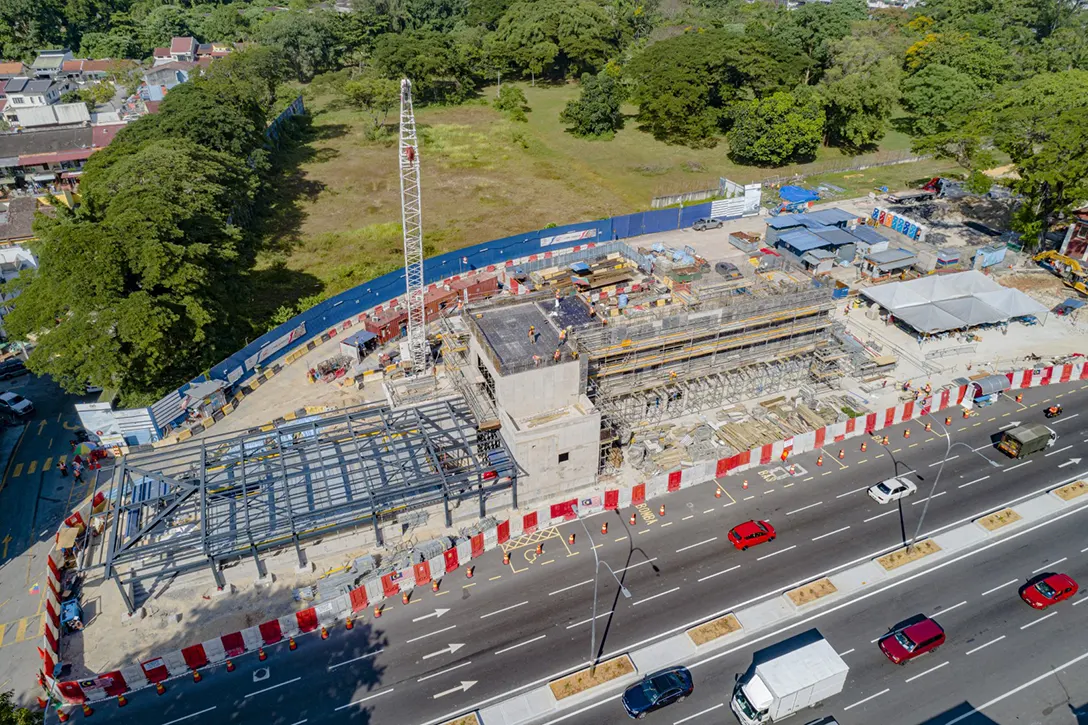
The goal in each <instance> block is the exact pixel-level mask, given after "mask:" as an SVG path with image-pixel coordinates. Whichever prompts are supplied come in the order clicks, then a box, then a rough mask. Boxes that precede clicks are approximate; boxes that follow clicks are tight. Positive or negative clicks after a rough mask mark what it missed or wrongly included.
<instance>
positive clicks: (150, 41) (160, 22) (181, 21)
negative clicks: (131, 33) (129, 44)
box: [140, 5, 194, 53]
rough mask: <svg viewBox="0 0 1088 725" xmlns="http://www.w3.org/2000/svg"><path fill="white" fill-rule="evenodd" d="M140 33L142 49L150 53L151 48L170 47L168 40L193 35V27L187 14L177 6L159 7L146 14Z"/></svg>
mask: <svg viewBox="0 0 1088 725" xmlns="http://www.w3.org/2000/svg"><path fill="white" fill-rule="evenodd" d="M140 33H141V37H142V39H143V43H144V49H145V50H146V51H148V52H149V53H150V50H151V49H152V48H157V47H160V46H164V45H170V39H171V38H175V37H179V36H187V35H193V34H194V31H193V25H192V23H191V18H190V16H189V12H188V11H187V10H186V9H185V8H181V7H178V6H177V5H159V6H158V7H156V8H155V9H153V10H152V11H151V12H149V13H148V14H147V18H146V19H145V20H144V21H143V23H141V24H140Z"/></svg>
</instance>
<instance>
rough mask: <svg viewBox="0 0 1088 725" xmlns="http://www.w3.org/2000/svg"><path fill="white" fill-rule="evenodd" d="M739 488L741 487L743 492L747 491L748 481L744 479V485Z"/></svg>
mask: <svg viewBox="0 0 1088 725" xmlns="http://www.w3.org/2000/svg"><path fill="white" fill-rule="evenodd" d="M740 487H741V488H743V489H744V490H745V491H747V490H748V479H747V478H746V479H744V483H742V484H741V485H740Z"/></svg>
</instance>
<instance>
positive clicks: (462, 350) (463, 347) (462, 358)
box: [440, 315, 502, 450]
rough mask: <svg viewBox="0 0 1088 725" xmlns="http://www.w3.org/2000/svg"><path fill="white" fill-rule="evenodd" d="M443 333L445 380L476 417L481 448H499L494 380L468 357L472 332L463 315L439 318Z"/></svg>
mask: <svg viewBox="0 0 1088 725" xmlns="http://www.w3.org/2000/svg"><path fill="white" fill-rule="evenodd" d="M440 329H441V331H442V365H443V368H444V370H445V373H446V380H448V381H449V382H450V384H451V385H452V386H453V388H454V390H456V391H457V392H458V393H459V394H460V395H461V397H462V398H464V400H465V402H466V403H467V404H468V406H469V408H470V409H471V410H472V414H473V416H474V417H475V418H476V422H477V425H476V432H477V437H478V440H479V444H480V446H481V448H485V449H487V450H493V449H496V448H499V447H500V443H499V429H500V428H501V427H502V422H501V421H500V419H499V411H498V408H497V407H496V401H495V381H494V380H493V379H492V378H491V375H490V373H488V371H487V368H485V367H483V366H482V365H480V366H477V368H476V369H474V368H473V367H472V361H471V359H470V356H469V354H468V344H469V342H468V338H469V332H468V330H467V329H466V328H465V324H464V319H463V318H462V317H460V316H456V317H455V316H451V315H444V316H442V317H441V318H440Z"/></svg>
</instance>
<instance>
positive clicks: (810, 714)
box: [548, 508, 1088, 725]
mask: <svg viewBox="0 0 1088 725" xmlns="http://www.w3.org/2000/svg"><path fill="white" fill-rule="evenodd" d="M1086 523H1088V508H1082V509H1081V510H1079V511H1077V512H1075V513H1068V515H1065V516H1064V518H1062V519H1060V520H1058V521H1055V522H1050V523H1046V524H1042V525H1038V526H1035V527H1033V528H1034V530H1024V531H1023V532H1021V533H1018V534H1016V535H1013V536H1015V538H1011V537H1010V538H1009V539H998V540H996V541H994V542H991V543H990V545H988V547H987V548H985V549H981V550H979V549H976V550H974V551H972V552H968V553H966V554H961V555H959V556H958V557H956V558H955V559H952V560H947V561H946V562H942V563H941V564H939V565H934V566H932V567H930V568H928V569H926V570H923V572H921V573H917V574H914V575H911V576H910V577H907V578H905V579H903V580H899V581H894V582H891V583H889V584H887V585H885V586H883V587H882V588H881V589H878V590H871V591H867V592H862V593H860V594H859V595H858V596H855V597H853V598H852V599H851V600H850V601H847V602H844V603H841V604H837V605H835V606H833V607H829V608H828V609H827V610H825V611H817V612H814V613H812V614H810V615H807V616H801V617H798V618H796V619H795V620H794V621H792V622H791V623H790V624H789V625H788V626H785V627H782V628H780V629H778V630H776V631H774V632H766V633H760V634H759V635H758V637H757V638H756V639H754V640H752V641H750V642H745V643H744V644H741V645H737V646H734V647H730V648H729V649H727V650H724V651H722V652H720V653H715V654H713V655H710V656H706V657H703V658H701V659H697V660H695V661H693V662H691V663H689V666H690V667H691V670H692V674H693V676H694V679H695V692H694V693H693V694H692V696H691V697H689V698H688V699H687V700H686V701H684V702H682V703H677V704H675V705H672V706H670V707H668V708H665V709H662V710H660V711H658V712H656V713H653V714H651V715H650V716H648V717H647V718H646V719H645V720H644V721H643V722H646V723H648V724H649V725H653V724H654V723H669V724H676V725H679V724H680V723H688V724H689V725H711V724H712V723H714V724H717V723H728V722H736V720H735V719H734V716H733V714H732V712H730V710H729V697H730V695H731V692H732V687H733V682H734V678H735V676H737V675H739V674H742V673H744V672H745V671H746V670H747V669H748V668H749V666H750V664H751V661H752V655H753V652H755V651H759V650H761V649H763V648H765V647H767V646H769V645H771V644H775V643H778V642H781V641H783V640H786V639H789V638H790V637H793V636H795V635H797V634H799V633H801V632H805V631H808V630H810V629H816V630H817V631H819V632H820V633H821V634H822V635H823V636H824V637H825V638H826V639H827V640H828V642H830V643H831V645H832V646H833V647H835V650H836V651H837V652H839V654H840V655H842V657H843V659H844V660H845V661H846V663H847V664H848V665H849V666H850V674H849V676H848V679H847V683H846V687H845V689H844V690H843V692H842V693H841V694H840V695H838V696H836V697H833V698H830V699H828V700H826V701H825V702H824V703H823V704H822V706H820V707H817V708H812V709H810V710H807V711H803V712H801V713H799V714H797V715H796V716H795V720H796V721H797V722H799V723H806V722H809V721H810V720H813V719H816V718H818V717H822V716H826V715H833V716H834V717H835V718H836V719H837V720H838V722H839V723H840V724H841V725H872V724H873V723H881V724H886V725H922V724H924V725H954V724H955V723H964V725H982V724H983V723H1036V724H1037V725H1076V723H1077V722H1078V720H1077V717H1078V716H1077V714H1076V713H1077V712H1078V711H1083V710H1084V707H1085V705H1086V704H1088V637H1086V636H1085V630H1086V627H1088V606H1084V604H1085V602H1088V590H1082V591H1081V592H1080V593H1079V594H1078V595H1077V597H1076V598H1074V599H1072V600H1069V601H1066V602H1062V603H1060V604H1057V605H1054V606H1052V607H1050V608H1049V609H1047V610H1045V611H1037V610H1034V609H1032V608H1031V607H1029V606H1028V605H1027V604H1025V603H1024V602H1023V601H1021V599H1020V597H1019V595H1018V590H1019V587H1021V586H1023V585H1024V583H1025V582H1026V581H1027V580H1028V579H1031V578H1033V577H1035V576H1038V575H1041V574H1043V573H1049V572H1064V573H1066V574H1069V575H1070V576H1072V577H1073V578H1074V579H1077V580H1078V581H1079V582H1081V583H1082V584H1084V585H1088V548H1086V546H1088V537H1085V535H1084V531H1085V525H1086ZM918 615H925V616H929V617H932V618H933V619H935V620H936V621H937V622H938V623H940V625H941V626H942V627H943V628H944V630H945V634H946V636H947V637H948V640H947V642H945V644H944V645H943V646H941V647H940V648H939V649H937V650H935V651H933V652H930V653H928V654H925V655H923V656H921V657H919V658H918V659H916V660H912V661H910V662H908V663H907V664H905V665H902V666H899V665H895V664H892V663H891V662H890V661H889V660H888V659H887V658H886V657H885V656H884V654H883V653H882V652H881V651H880V650H879V649H878V648H877V645H876V642H875V640H876V639H878V638H879V637H882V636H884V635H885V634H886V633H888V632H889V631H892V630H894V629H895V628H897V626H902V625H903V623H905V622H907V621H908V620H911V619H912V618H914V617H916V616H918ZM979 711H981V712H979ZM1081 717H1083V715H1082V716H1081ZM548 722H549V723H555V724H556V725H558V724H559V723H563V725H590V724H592V725H604V724H607V723H614V724H616V725H618V724H619V723H627V722H629V719H628V717H627V714H626V713H625V712H624V711H623V709H622V706H621V705H620V703H619V700H618V696H617V695H613V696H610V697H607V698H601V699H600V700H598V701H596V702H594V703H592V704H590V705H587V706H586V707H583V708H581V709H580V710H579V711H577V712H572V713H568V714H564V715H560V716H557V717H555V718H553V719H551V720H549V721H548ZM791 722H793V720H791Z"/></svg>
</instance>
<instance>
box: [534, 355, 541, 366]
mask: <svg viewBox="0 0 1088 725" xmlns="http://www.w3.org/2000/svg"><path fill="white" fill-rule="evenodd" d="M533 365H536V366H537V367H540V356H539V355H533Z"/></svg>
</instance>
